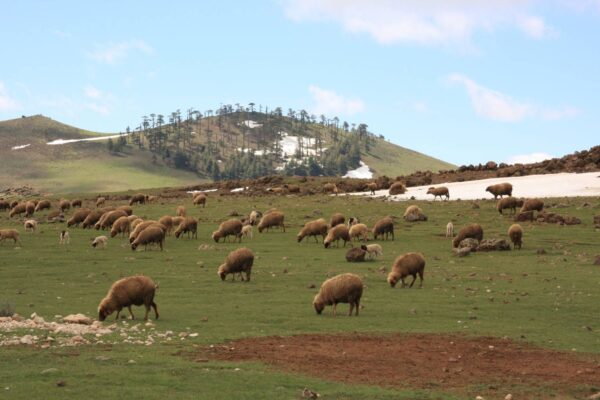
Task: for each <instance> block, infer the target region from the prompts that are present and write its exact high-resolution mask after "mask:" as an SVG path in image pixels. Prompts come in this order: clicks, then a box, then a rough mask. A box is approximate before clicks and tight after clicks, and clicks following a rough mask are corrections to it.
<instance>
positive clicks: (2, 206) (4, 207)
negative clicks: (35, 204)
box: [0, 200, 37, 211]
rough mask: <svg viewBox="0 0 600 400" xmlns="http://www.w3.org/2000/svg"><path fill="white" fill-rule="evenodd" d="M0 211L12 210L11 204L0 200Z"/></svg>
mask: <svg viewBox="0 0 600 400" xmlns="http://www.w3.org/2000/svg"><path fill="white" fill-rule="evenodd" d="M0 210H2V211H4V210H10V203H9V202H8V201H6V200H0ZM36 211H37V210H36Z"/></svg>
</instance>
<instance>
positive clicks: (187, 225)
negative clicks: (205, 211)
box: [175, 217, 198, 239]
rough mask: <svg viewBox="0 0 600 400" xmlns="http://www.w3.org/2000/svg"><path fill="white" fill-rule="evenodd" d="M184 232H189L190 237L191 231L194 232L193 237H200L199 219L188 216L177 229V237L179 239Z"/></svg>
mask: <svg viewBox="0 0 600 400" xmlns="http://www.w3.org/2000/svg"><path fill="white" fill-rule="evenodd" d="M182 233H187V234H188V239H189V237H190V233H191V234H192V238H196V239H198V221H196V220H195V219H194V218H192V217H187V218H186V219H184V220H183V222H182V223H181V224H179V226H178V227H177V229H176V230H175V237H176V238H178V239H179V236H181V234H182Z"/></svg>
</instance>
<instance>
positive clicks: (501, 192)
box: [485, 182, 513, 199]
mask: <svg viewBox="0 0 600 400" xmlns="http://www.w3.org/2000/svg"><path fill="white" fill-rule="evenodd" d="M512 190H513V187H512V185H511V184H510V183H506V182H505V183H498V184H496V185H490V186H488V187H486V188H485V191H486V192H490V193H491V194H493V195H494V199H497V198H498V196H500V197H502V196H512Z"/></svg>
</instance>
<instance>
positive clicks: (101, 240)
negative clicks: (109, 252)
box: [92, 236, 108, 249]
mask: <svg viewBox="0 0 600 400" xmlns="http://www.w3.org/2000/svg"><path fill="white" fill-rule="evenodd" d="M107 244H108V238H107V237H106V236H97V237H96V238H95V239H94V240H93V241H92V247H93V248H95V249H105V248H106V245H107Z"/></svg>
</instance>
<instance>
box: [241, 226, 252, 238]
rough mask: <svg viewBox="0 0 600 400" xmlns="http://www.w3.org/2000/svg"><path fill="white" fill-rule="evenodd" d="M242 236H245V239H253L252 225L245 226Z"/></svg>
mask: <svg viewBox="0 0 600 400" xmlns="http://www.w3.org/2000/svg"><path fill="white" fill-rule="evenodd" d="M242 236H244V237H245V238H249V239H252V236H253V234H252V225H244V226H243V227H242Z"/></svg>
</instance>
